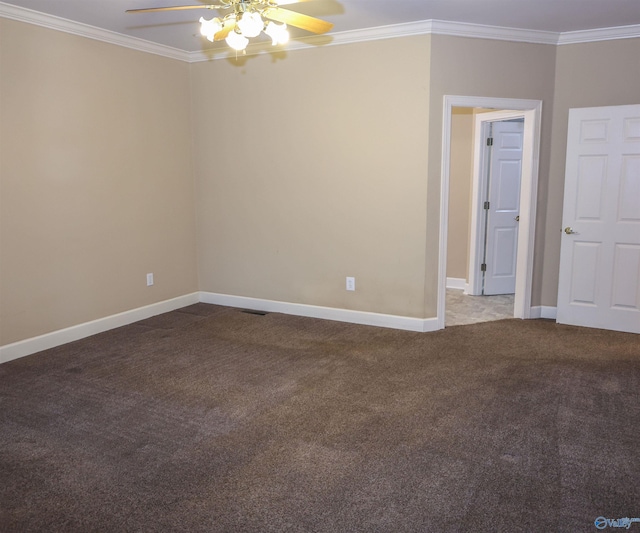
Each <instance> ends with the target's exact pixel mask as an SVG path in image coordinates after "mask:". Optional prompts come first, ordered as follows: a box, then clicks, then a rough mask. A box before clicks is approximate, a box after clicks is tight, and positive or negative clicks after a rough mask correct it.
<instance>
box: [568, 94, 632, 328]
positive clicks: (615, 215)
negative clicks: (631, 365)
mask: <svg viewBox="0 0 640 533" xmlns="http://www.w3.org/2000/svg"><path fill="white" fill-rule="evenodd" d="M562 231H563V233H562V245H561V250H560V279H559V286H558V311H557V320H558V322H560V323H563V324H574V325H578V326H588V327H595V328H604V329H612V330H617V331H628V332H633V333H640V105H628V106H614V107H595V108H582V109H571V110H570V111H569V130H568V137H567V162H566V171H565V192H564V208H563V216H562Z"/></svg>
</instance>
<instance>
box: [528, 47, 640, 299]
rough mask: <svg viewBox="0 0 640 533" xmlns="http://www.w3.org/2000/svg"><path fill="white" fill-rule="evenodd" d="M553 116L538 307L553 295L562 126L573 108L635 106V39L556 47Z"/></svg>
mask: <svg viewBox="0 0 640 533" xmlns="http://www.w3.org/2000/svg"><path fill="white" fill-rule="evenodd" d="M557 55H558V60H557V65H556V91H555V96H554V106H553V109H554V114H553V129H552V136H553V147H552V150H551V167H550V172H549V193H548V195H547V200H548V207H547V225H546V236H545V246H544V251H543V253H540V254H539V255H540V256H541V257H543V258H544V274H545V283H544V286H543V293H542V303H543V305H550V306H555V305H556V301H557V294H558V292H557V291H558V271H559V265H560V239H561V236H562V233H561V229H562V201H563V196H564V170H565V168H564V167H565V152H566V150H567V124H568V120H569V109H570V108H572V107H598V106H610V105H625V104H638V103H640V38H638V39H620V40H617V41H604V42H598V43H584V44H572V45H563V46H559V47H558V54H557Z"/></svg>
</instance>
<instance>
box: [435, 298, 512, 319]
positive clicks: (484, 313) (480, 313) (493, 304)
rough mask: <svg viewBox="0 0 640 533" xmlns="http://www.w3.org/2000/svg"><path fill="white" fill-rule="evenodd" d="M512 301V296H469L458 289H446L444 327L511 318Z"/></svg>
mask: <svg viewBox="0 0 640 533" xmlns="http://www.w3.org/2000/svg"><path fill="white" fill-rule="evenodd" d="M513 299H514V295H513V294H501V295H498V296H470V295H468V294H464V292H463V291H461V290H459V289H447V301H446V315H445V326H459V325H462V324H475V323H477V322H490V321H492V320H500V319H502V318H513Z"/></svg>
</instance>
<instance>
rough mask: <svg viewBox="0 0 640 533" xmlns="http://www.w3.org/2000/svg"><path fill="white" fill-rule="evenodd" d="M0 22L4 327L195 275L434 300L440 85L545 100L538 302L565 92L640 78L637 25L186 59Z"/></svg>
mask: <svg viewBox="0 0 640 533" xmlns="http://www.w3.org/2000/svg"><path fill="white" fill-rule="evenodd" d="M0 25H1V27H0V30H1V31H0V35H1V37H0V39H1V40H0V54H1V55H0V68H1V72H0V112H1V116H0V136H1V137H0V157H1V160H0V345H4V344H8V343H11V342H15V341H18V340H21V339H26V338H30V337H33V336H36V335H40V334H44V333H47V332H51V331H55V330H58V329H61V328H65V327H68V326H73V325H76V324H80V323H83V322H87V321H90V320H93V319H98V318H101V317H105V316H109V315H111V314H115V313H118V312H121V311H126V310H130V309H133V308H136V307H140V306H143V305H146V304H150V303H154V302H158V301H162V300H166V299H169V298H171V297H174V296H180V295H183V294H187V293H190V292H193V291H195V290H202V291H208V292H216V293H223V294H231V295H239V296H251V297H255V298H266V299H273V300H280V301H285V302H293V303H304V304H310V305H321V306H329V307H337V308H345V309H354V310H361V311H371V312H378V313H389V314H397V315H403V316H410V317H421V318H422V317H424V318H428V317H433V316H435V309H436V294H437V266H438V257H437V255H438V254H437V250H438V235H439V223H440V221H439V216H440V215H439V202H440V179H441V178H440V171H441V161H440V159H441V149H442V146H441V144H442V143H441V132H442V102H443V96H444V95H446V94H448V95H467V96H486V97H504V98H526V99H539V100H542V101H543V117H542V146H541V154H540V155H541V161H540V163H541V165H540V184H539V191H538V197H539V204H538V222H537V225H536V231H537V234H536V245H535V254H536V256H535V265H534V287H533V301H532V303H533V305H540V304H542V305H551V306H553V305H555V303H556V302H555V298H556V290H557V269H558V261H559V259H558V256H559V243H560V237H559V227H560V220H561V211H562V205H561V204H562V198H561V196H562V187H563V173H564V150H565V144H564V143H565V137H566V121H567V113H568V109H569V108H570V107H578V106H587V105H588V106H591V105H613V104H627V103H637V101H638V100H637V99H638V94H640V72H639V68H640V67H639V64H638V62H637V57H639V56H640V49H639V46H640V39H634V40H622V41H614V42H601V43H592V44H582V45H564V46H560V47H555V46H551V45H536V44H526V43H510V42H504V41H491V40H479V39H466V38H456V37H446V36H416V37H408V38H398V39H390V40H385V41H378V42H369V43H359V44H351V45H346V46H338V47H330V48H318V49H313V50H305V51H291V52H284V53H283V54H281V55H279V56H260V57H250V58H246V59H242V60H241V61H239V62H237V63H236V62H234V61H214V62H206V63H195V64H192V65H188V64H186V63H181V62H179V61H175V60H170V59H166V58H161V57H157V56H154V55H150V54H145V53H141V52H136V51H132V50H129V49H126V48H121V47H117V46H113V45H108V44H105V43H101V42H97V41H92V40H89V39H83V38H80V37H76V36H72V35H68V34H64V33H59V32H54V31H51V30H47V29H43V28H39V27H36V26H30V25H25V24H21V23H18V22H13V21H9V20H6V19H2V20H0ZM554 97H555V102H554ZM552 146H553V150H552ZM192 153H193V158H192ZM192 160H193V163H192ZM465 166H466V163H465ZM194 189H195V193H196V196H195V199H194ZM461 194H463V195H464V194H465V193H461ZM466 202H468V201H467V200H465V199H464V198H462V199H461V200H459V202H458V201H457V200H456V203H459V204H460V205H462V204H464V203H466ZM467 214H468V211H467ZM464 225H465V224H464V223H462V224H461V226H464ZM467 227H468V222H467ZM450 250H451V246H450ZM452 262H453V261H451V260H450V263H452ZM465 268H466V266H465ZM147 272H154V274H155V277H156V285H155V286H154V287H152V288H147V287H146V286H145V274H146V273H147ZM198 274H199V281H198ZM459 274H460V275H454V274H450V275H451V276H452V277H466V275H464V276H463V275H462V274H461V273H459ZM346 276H355V277H356V289H357V290H356V291H355V292H347V291H345V288H344V284H345V277H346Z"/></svg>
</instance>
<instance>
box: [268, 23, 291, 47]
mask: <svg viewBox="0 0 640 533" xmlns="http://www.w3.org/2000/svg"><path fill="white" fill-rule="evenodd" d="M264 32H265V33H266V34H267V35H268V36H269V37H271V41H272V44H273V46H275V45H277V44H286V43H287V42H289V32H288V31H287V25H286V24H276V23H275V22H269V24H267V27H266V28H265V30H264Z"/></svg>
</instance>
